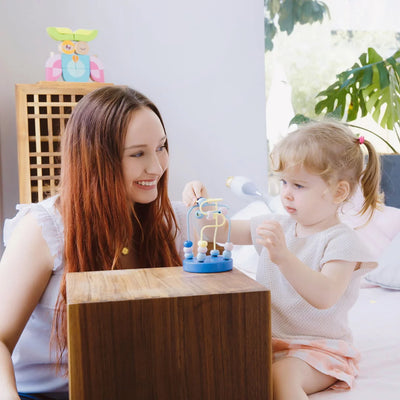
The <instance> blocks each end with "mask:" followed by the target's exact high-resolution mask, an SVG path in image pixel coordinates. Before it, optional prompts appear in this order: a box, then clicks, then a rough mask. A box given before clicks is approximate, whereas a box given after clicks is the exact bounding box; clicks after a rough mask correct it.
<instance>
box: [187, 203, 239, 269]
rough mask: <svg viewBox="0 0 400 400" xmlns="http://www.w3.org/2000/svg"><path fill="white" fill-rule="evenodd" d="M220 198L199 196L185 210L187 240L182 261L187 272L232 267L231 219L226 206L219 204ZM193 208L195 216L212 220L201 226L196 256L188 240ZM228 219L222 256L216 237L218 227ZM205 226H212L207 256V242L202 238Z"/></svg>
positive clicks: (191, 243)
mask: <svg viewBox="0 0 400 400" xmlns="http://www.w3.org/2000/svg"><path fill="white" fill-rule="evenodd" d="M220 201H222V199H218V198H217V199H213V198H209V199H205V198H204V197H201V198H199V199H198V200H197V204H195V205H194V206H192V207H191V208H190V209H189V210H188V212H187V240H186V241H185V243H184V249H183V250H184V253H185V259H184V261H183V269H184V270H186V271H189V272H222V271H229V270H231V269H232V264H233V262H232V249H233V244H232V243H231V242H230V234H231V221H230V218H229V217H226V214H227V211H228V208H227V206H225V205H223V204H219V202H220ZM203 207H211V209H208V210H204V209H203ZM194 209H197V211H196V217H197V218H199V219H201V218H204V217H206V218H207V219H208V220H214V224H211V223H210V224H208V225H205V226H203V227H202V228H201V231H200V240H199V241H198V243H197V245H198V248H197V256H196V257H194V254H193V242H192V241H191V240H190V215H191V213H192V211H193V210H194ZM226 221H228V235H227V242H226V243H225V244H224V251H223V252H222V256H221V255H220V254H219V250H218V249H217V246H216V237H217V231H218V228H219V227H221V226H223V225H225V222H226ZM207 228H214V237H213V249H212V250H211V251H210V255H209V256H207V250H208V242H207V241H206V240H204V238H203V235H204V230H205V229H207Z"/></svg>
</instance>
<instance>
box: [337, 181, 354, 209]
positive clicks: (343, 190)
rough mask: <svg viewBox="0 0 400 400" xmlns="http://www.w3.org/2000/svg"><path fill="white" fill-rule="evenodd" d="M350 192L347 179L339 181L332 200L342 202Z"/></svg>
mask: <svg viewBox="0 0 400 400" xmlns="http://www.w3.org/2000/svg"><path fill="white" fill-rule="evenodd" d="M349 194H350V184H349V182H347V181H340V182H338V183H337V185H336V190H335V192H334V195H333V197H334V201H335V203H337V204H340V203H343V202H344V201H345V200H346V199H347V198H348V197H349Z"/></svg>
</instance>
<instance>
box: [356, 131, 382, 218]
mask: <svg viewBox="0 0 400 400" xmlns="http://www.w3.org/2000/svg"><path fill="white" fill-rule="evenodd" d="M361 144H364V145H365V147H366V148H367V151H368V159H367V163H366V166H365V168H364V171H363V172H362V174H361V189H362V192H363V195H364V203H363V206H362V209H361V211H360V214H361V215H364V214H366V213H367V212H368V213H369V216H368V220H370V219H371V217H372V215H373V213H374V211H375V210H376V209H378V208H380V207H381V206H382V203H383V195H382V193H381V191H380V183H381V165H380V159H379V156H378V154H377V152H376V150H375V148H374V146H373V145H372V144H371V142H369V141H368V140H365V139H364V137H362V136H361V137H360V138H359V139H357V145H361Z"/></svg>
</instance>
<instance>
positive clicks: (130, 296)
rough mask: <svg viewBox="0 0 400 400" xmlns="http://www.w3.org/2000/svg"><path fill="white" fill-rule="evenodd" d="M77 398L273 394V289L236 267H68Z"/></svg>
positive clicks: (183, 399) (244, 398)
mask: <svg viewBox="0 0 400 400" xmlns="http://www.w3.org/2000/svg"><path fill="white" fill-rule="evenodd" d="M67 303H68V306H67V307H68V346H69V375H70V400H101V399H104V400H119V399H140V400H146V399H154V400H163V399H171V400H172V399H174V400H189V399H190V400H207V399H215V400H225V399H227V400H228V399H237V400H258V399H260V400H261V399H263V400H265V399H272V390H271V347H270V346H271V344H270V343H271V342H270V338H271V327H270V317H269V312H270V293H269V291H267V290H266V289H265V288H264V287H263V286H262V285H260V284H258V283H257V282H255V281H253V280H252V279H250V278H249V277H247V276H246V275H244V274H242V273H241V272H239V271H238V270H236V269H233V270H232V271H229V272H222V273H216V274H193V273H190V272H185V271H183V269H182V268H181V267H174V268H154V269H136V270H120V271H104V272H85V273H72V274H68V276H67Z"/></svg>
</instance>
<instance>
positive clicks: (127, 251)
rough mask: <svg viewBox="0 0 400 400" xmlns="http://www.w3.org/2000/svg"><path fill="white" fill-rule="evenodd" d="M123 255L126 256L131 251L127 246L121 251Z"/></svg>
mask: <svg viewBox="0 0 400 400" xmlns="http://www.w3.org/2000/svg"><path fill="white" fill-rule="evenodd" d="M121 253H122V255H123V256H126V255H127V254H128V253H129V249H128V248H127V247H124V248H123V249H122V251H121Z"/></svg>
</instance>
